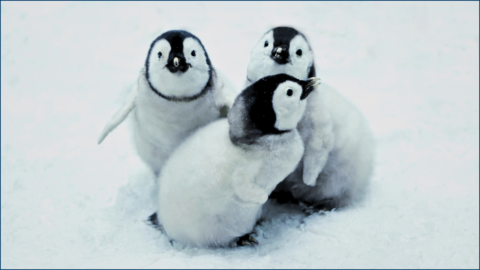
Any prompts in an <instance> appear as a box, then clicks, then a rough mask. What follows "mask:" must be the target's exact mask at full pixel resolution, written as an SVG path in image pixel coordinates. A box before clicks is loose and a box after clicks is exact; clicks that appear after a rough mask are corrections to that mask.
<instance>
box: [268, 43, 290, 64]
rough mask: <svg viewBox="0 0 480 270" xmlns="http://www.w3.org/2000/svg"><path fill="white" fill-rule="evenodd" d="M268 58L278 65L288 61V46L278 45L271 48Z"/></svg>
mask: <svg viewBox="0 0 480 270" xmlns="http://www.w3.org/2000/svg"><path fill="white" fill-rule="evenodd" d="M270 58H272V60H273V61H275V62H277V63H278V64H280V65H283V64H286V63H289V62H290V61H289V58H290V54H289V53H288V46H287V45H280V46H277V47H275V48H273V50H272V54H271V55H270Z"/></svg>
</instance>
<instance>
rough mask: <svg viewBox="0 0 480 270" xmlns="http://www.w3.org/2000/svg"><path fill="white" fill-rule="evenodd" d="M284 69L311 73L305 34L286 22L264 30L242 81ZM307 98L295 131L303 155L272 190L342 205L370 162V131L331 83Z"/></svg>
mask: <svg viewBox="0 0 480 270" xmlns="http://www.w3.org/2000/svg"><path fill="white" fill-rule="evenodd" d="M278 73H286V74H289V75H291V76H294V77H296V78H297V79H300V80H304V79H306V78H308V77H313V76H315V66H314V61H313V53H312V50H311V47H310V45H309V43H308V42H307V39H306V38H305V36H304V35H303V34H302V33H300V32H298V31H297V30H295V29H294V28H291V27H276V28H273V29H272V30H270V31H268V32H267V33H266V34H265V35H264V36H263V37H262V38H261V39H260V41H259V42H258V43H257V45H256V46H255V47H254V49H253V51H252V52H251V58H250V62H249V64H248V69H247V81H246V85H249V84H251V83H253V82H255V81H256V80H258V79H259V78H261V77H263V76H268V75H274V74H278ZM317 88H318V91H315V92H314V93H312V95H311V96H310V98H309V99H308V104H307V108H306V111H305V115H304V117H303V118H302V120H301V121H300V123H299V125H298V130H299V132H300V134H301V136H302V139H303V141H304V143H305V154H304V156H303V159H302V161H301V162H300V163H299V166H298V167H297V169H296V170H295V171H294V172H293V173H292V174H291V175H290V176H289V177H287V179H286V181H284V182H282V183H281V184H280V185H279V186H278V188H277V189H276V192H277V191H278V192H279V193H276V194H277V195H278V194H280V193H283V192H284V191H287V192H289V193H291V195H293V197H294V198H295V199H298V200H302V201H305V202H308V203H311V204H313V205H314V206H318V207H320V208H326V209H332V208H338V207H342V206H346V205H348V204H349V203H351V202H352V200H354V199H356V198H357V197H359V196H361V195H362V194H363V190H364V189H365V187H366V186H367V184H368V182H369V178H370V176H371V174H372V170H373V162H374V142H373V135H372V131H371V129H370V127H369V125H368V122H367V120H366V119H365V117H364V116H363V114H362V113H361V112H360V111H359V110H358V109H357V108H356V107H355V106H354V105H353V104H352V103H350V102H349V101H348V100H347V99H345V98H344V97H343V96H342V95H341V94H340V93H338V92H337V91H336V90H335V89H333V88H332V87H330V86H328V85H325V84H323V83H322V85H320V86H318V87H317Z"/></svg>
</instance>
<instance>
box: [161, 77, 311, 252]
mask: <svg viewBox="0 0 480 270" xmlns="http://www.w3.org/2000/svg"><path fill="white" fill-rule="evenodd" d="M317 80H318V79H317V78H311V79H309V80H305V81H303V80H298V79H296V78H294V77H291V76H289V75H286V74H280V75H275V76H269V77H265V78H263V79H261V80H259V81H257V82H256V83H254V84H253V85H251V86H250V87H248V88H246V89H245V90H243V92H241V93H240V95H239V96H238V97H237V98H236V99H235V103H234V104H233V107H232V109H231V110H230V112H229V114H228V121H227V119H222V120H218V121H216V122H214V123H211V124H209V125H207V126H205V127H203V128H201V129H199V130H198V131H197V132H196V133H194V134H193V135H192V136H190V137H189V138H188V139H187V140H185V142H184V143H182V144H181V145H180V146H179V147H178V148H177V149H176V150H175V151H174V152H173V154H172V155H171V157H170V158H169V159H168V161H167V162H166V163H165V166H164V168H163V170H162V171H161V172H160V176H159V178H158V184H159V187H158V188H159V195H158V198H159V201H158V211H157V214H158V215H157V217H158V221H159V223H160V224H161V225H162V226H163V228H164V230H165V232H166V234H167V235H168V236H169V237H170V238H171V239H173V240H175V241H178V242H181V243H183V244H186V245H190V246H197V247H219V246H227V245H230V244H232V243H233V241H234V240H235V239H236V238H238V237H240V239H245V240H244V241H240V242H238V244H240V245H242V244H250V242H254V243H256V240H255V239H254V238H252V237H251V236H250V237H249V233H250V232H251V231H252V229H253V227H254V225H255V223H256V221H257V219H258V218H259V217H260V214H261V208H262V204H263V203H265V201H266V200H267V199H268V195H269V194H270V192H271V191H272V190H273V189H274V188H275V186H276V185H277V184H278V183H279V182H280V181H281V180H283V179H284V178H285V177H286V176H287V175H288V174H289V173H291V172H292V171H293V170H294V169H295V167H296V166H297V164H298V162H299V161H300V159H301V157H302V155H303V149H304V148H303V142H302V139H301V138H300V135H299V133H298V131H297V124H298V121H299V120H300V118H301V117H302V115H303V113H304V110H305V107H306V103H307V102H306V98H307V96H308V95H309V94H310V93H311V92H312V91H313V89H315V86H316V85H317V84H318V82H317ZM242 236H244V237H242ZM247 239H249V240H247ZM249 241H250V242H249Z"/></svg>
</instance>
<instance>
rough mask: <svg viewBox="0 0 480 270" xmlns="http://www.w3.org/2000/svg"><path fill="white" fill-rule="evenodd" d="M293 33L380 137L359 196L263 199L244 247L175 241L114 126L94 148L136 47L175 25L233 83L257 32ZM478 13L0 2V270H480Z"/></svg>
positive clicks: (430, 8)
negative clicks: (340, 203)
mask: <svg viewBox="0 0 480 270" xmlns="http://www.w3.org/2000/svg"><path fill="white" fill-rule="evenodd" d="M278 25H290V26H294V27H297V28H298V29H299V30H301V31H303V32H304V33H305V35H306V36H307V37H308V38H309V40H310V43H311V44H312V47H313V50H314V53H316V58H315V61H316V65H317V71H318V73H317V74H318V76H319V77H321V78H322V80H323V81H324V82H327V83H329V84H330V85H332V86H334V87H336V88H337V89H338V90H339V91H340V92H341V93H343V94H344V95H345V96H346V97H348V98H349V99H350V100H352V101H353V102H354V103H355V104H357V106H358V107H359V108H360V109H361V110H362V111H363V112H364V113H365V115H366V116H367V118H368V119H369V121H370V124H371V126H372V128H373V130H374V132H375V135H376V140H377V162H376V170H375V174H374V176H373V177H372V180H371V185H370V189H369V193H368V195H367V197H366V199H365V200H364V201H362V202H360V203H359V204H358V205H354V206H352V207H350V208H348V209H345V210H342V211H336V212H332V213H328V214H326V215H318V214H316V215H312V216H309V217H305V216H303V215H302V214H301V213H300V212H299V211H298V209H297V208H295V207H293V206H292V207H286V206H283V207H280V206H278V205H275V204H274V203H269V206H270V208H269V209H271V210H272V211H271V212H270V214H269V218H268V219H267V221H266V222H265V223H264V224H263V225H262V226H260V227H259V228H258V233H259V237H258V240H259V242H260V246H258V247H257V248H256V249H252V248H237V249H216V250H204V249H190V248H183V247H181V246H178V245H173V246H172V245H171V244H170V242H169V241H168V239H167V237H166V236H165V235H164V234H162V233H161V232H159V231H156V230H154V229H153V228H151V227H149V226H147V225H145V223H144V220H145V219H146V218H147V217H148V215H149V214H151V213H152V212H153V211H154V203H153V200H152V198H153V194H154V193H153V192H154V191H153V179H152V175H151V174H150V173H149V171H148V170H147V168H146V167H145V166H144V165H143V164H142V163H141V161H140V160H139V159H138V157H136V155H135V153H134V151H133V149H132V146H131V142H130V137H129V133H128V125H125V124H122V125H121V126H120V127H119V128H118V129H117V130H115V131H114V132H113V133H112V134H111V135H110V136H109V137H108V138H107V139H106V140H105V141H104V143H103V144H102V145H100V146H97V145H96V138H97V136H98V134H99V132H100V131H101V130H102V128H103V126H104V124H105V123H106V122H107V121H108V120H109V119H110V117H111V115H112V114H113V113H114V112H115V111H116V109H117V108H118V107H119V106H120V105H121V104H122V101H123V99H124V98H125V96H126V94H127V92H128V90H129V88H130V87H131V85H132V83H133V82H134V80H135V78H136V76H137V74H138V71H139V69H140V68H141V66H142V65H143V62H144V58H145V57H146V54H147V50H148V47H149V44H150V42H151V41H152V40H153V39H154V38H155V37H156V36H158V35H159V34H161V33H162V32H164V31H167V30H170V29H179V28H182V29H186V30H189V31H191V32H192V33H194V34H195V35H197V36H198V37H199V38H200V39H201V40H202V41H203V44H204V45H205V47H206V49H207V50H208V53H209V54H210V57H211V59H212V62H213V64H214V65H215V66H217V67H219V68H220V69H222V70H223V71H224V72H225V73H226V74H227V75H229V76H230V78H231V79H232V80H233V81H234V82H235V83H236V84H237V85H240V84H241V83H242V82H243V79H244V78H245V73H246V67H247V61H248V57H249V53H250V50H251V49H252V48H253V45H254V44H255V43H256V42H257V40H258V39H259V38H260V37H261V35H262V34H263V33H264V32H266V31H267V30H268V29H269V28H271V27H273V26H278ZM478 236H479V4H478V2H413V3H412V2H387V3H383V2H366V3H365V2H353V3H351V2H338V3H330V2H209V3H204V2H158V3H156V2H141V3H131V2H68V3H62V2H50V3H46V2H43V3H42V2H34V3H32V2H30V3H28V2H7V3H5V2H2V3H1V267H2V268H24V267H26V268H28V267H30V268H31V267H35V268H64V267H65V268H68V267H70V268H71V267H75V268H79V267H81V268H89V267H96V268H104V267H105V268H106V267H109V268H112V267H113V268H167V267H168V268H177V267H180V268H193V267H195V268H210V267H212V268H252V267H255V268H457V267H458V268H478V267H479V237H478Z"/></svg>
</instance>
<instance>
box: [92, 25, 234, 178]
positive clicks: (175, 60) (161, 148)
mask: <svg viewBox="0 0 480 270" xmlns="http://www.w3.org/2000/svg"><path fill="white" fill-rule="evenodd" d="M236 95H237V93H236V91H235V89H234V87H232V84H231V83H230V81H228V80H227V79H226V78H225V77H224V76H223V74H221V73H218V72H216V70H215V69H214V68H213V67H212V64H211V62H210V59H209V57H208V54H207V52H206V50H205V48H204V47H203V45H202V42H201V41H200V40H199V39H198V38H197V37H196V36H194V35H192V34H191V33H189V32H187V31H182V30H172V31H168V32H165V33H163V34H162V35H160V36H159V37H157V38H156V39H155V40H154V41H153V42H152V44H151V45H150V49H149V51H148V54H147V59H146V61H145V67H144V68H143V69H142V70H141V72H140V74H139V76H138V80H137V87H136V89H135V91H133V92H132V93H131V94H130V96H129V97H128V98H127V101H126V103H125V104H124V106H123V107H122V108H120V110H119V111H118V112H117V113H116V114H115V115H114V116H113V117H112V119H111V120H110V121H109V122H108V124H107V125H106V126H105V128H104V129H103V131H102V133H101V134H100V137H99V139H98V143H99V144H100V143H101V142H102V141H103V139H105V137H106V136H107V135H108V133H109V132H110V131H112V130H113V129H114V128H115V127H117V126H118V125H119V124H120V123H121V122H122V121H123V120H124V119H125V118H126V117H127V116H128V114H129V113H130V112H133V117H132V121H133V137H134V142H135V146H136V149H137V152H138V154H139V156H140V157H141V158H142V160H143V161H144V162H145V163H146V164H147V165H149V166H150V167H151V169H152V170H153V172H154V173H155V174H156V175H158V173H159V171H160V170H161V168H162V166H163V164H164V162H165V160H166V159H167V158H168V156H169V155H170V153H172V151H173V150H174V149H175V148H176V147H177V146H178V145H179V144H180V143H181V142H182V141H183V140H184V139H185V138H186V137H187V136H188V135H190V134H191V133H192V132H193V131H194V130H196V129H197V128H199V127H201V126H203V125H206V124H208V123H210V122H212V121H214V120H216V119H218V118H221V117H226V115H227V113H228V110H229V109H230V107H231V106H232V105H233V102H234V100H235V97H236Z"/></svg>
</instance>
